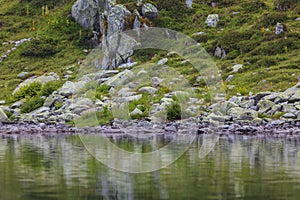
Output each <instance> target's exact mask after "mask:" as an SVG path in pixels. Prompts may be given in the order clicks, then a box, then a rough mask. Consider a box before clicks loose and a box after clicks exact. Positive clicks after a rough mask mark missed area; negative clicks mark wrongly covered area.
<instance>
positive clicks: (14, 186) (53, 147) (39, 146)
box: [0, 135, 300, 200]
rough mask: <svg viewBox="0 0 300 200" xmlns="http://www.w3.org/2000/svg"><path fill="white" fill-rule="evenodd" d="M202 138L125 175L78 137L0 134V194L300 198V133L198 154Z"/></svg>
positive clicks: (231, 141)
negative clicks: (170, 158) (170, 159)
mask: <svg viewBox="0 0 300 200" xmlns="http://www.w3.org/2000/svg"><path fill="white" fill-rule="evenodd" d="M170 139H171V138H163V137H161V138H159V139H158V140H157V141H156V142H157V146H159V147H161V146H163V145H165V144H167V143H168V142H169V140H170ZM201 139H202V138H201V136H199V138H197V141H198V142H197V141H194V142H193V143H192V145H191V147H190V148H189V150H188V151H187V152H186V153H185V154H183V156H182V157H180V159H179V160H177V161H176V162H175V163H173V164H172V165H170V166H168V167H166V168H164V169H161V170H158V171H155V172H151V173H143V174H130V173H124V172H119V171H116V170H113V169H110V168H108V167H106V166H105V165H103V164H101V163H100V162H98V161H97V160H96V159H95V158H94V157H93V156H91V155H90V154H89V153H88V152H87V151H86V149H85V148H84V145H83V144H82V142H81V140H80V139H79V137H78V136H65V135H60V136H53V137H49V136H48V137H47V136H39V135H36V136H9V137H7V136H1V137H0V199H1V200H2V199H3V200H10V199H12V200H13V199H22V200H27V199H28V200H32V199H72V200H73V199H299V197H300V152H299V144H300V140H299V139H284V138H281V139H275V138H264V137H243V136H231V137H224V138H220V139H219V142H218V143H217V144H216V146H215V148H214V150H213V151H212V152H210V153H209V154H208V155H207V156H206V157H204V158H203V159H200V158H199V157H198V152H199V149H200V146H201ZM114 142H115V143H116V144H117V145H118V146H119V147H121V148H126V149H132V147H138V148H140V149H143V151H145V149H146V151H150V150H151V148H150V147H149V144H147V142H145V141H144V142H140V141H137V140H132V139H128V138H124V137H122V138H119V139H118V138H114ZM133 149H134V148H133ZM135 149H137V148H135ZM147 149H148V150H147Z"/></svg>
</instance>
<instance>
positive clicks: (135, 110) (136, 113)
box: [130, 108, 143, 115]
mask: <svg viewBox="0 0 300 200" xmlns="http://www.w3.org/2000/svg"><path fill="white" fill-rule="evenodd" d="M142 114H143V112H142V111H141V110H140V109H138V108H135V109H134V110H133V111H132V112H131V113H130V115H142Z"/></svg>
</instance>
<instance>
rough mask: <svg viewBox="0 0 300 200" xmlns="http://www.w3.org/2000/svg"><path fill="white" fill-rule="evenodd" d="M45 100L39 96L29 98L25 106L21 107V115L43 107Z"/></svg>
mask: <svg viewBox="0 0 300 200" xmlns="http://www.w3.org/2000/svg"><path fill="white" fill-rule="evenodd" d="M44 101H45V100H44V99H43V98H41V97H38V96H34V97H31V98H27V99H26V101H25V102H24V104H23V105H22V107H21V113H29V112H31V111H34V110H35V109H37V108H39V107H41V106H43V104H44Z"/></svg>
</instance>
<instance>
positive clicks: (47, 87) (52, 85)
mask: <svg viewBox="0 0 300 200" xmlns="http://www.w3.org/2000/svg"><path fill="white" fill-rule="evenodd" d="M61 86H62V82H61V81H50V82H47V83H45V84H44V85H43V87H42V89H41V93H40V95H41V96H46V97H47V96H49V95H51V94H52V93H53V92H54V91H56V90H57V89H58V88H60V87H61Z"/></svg>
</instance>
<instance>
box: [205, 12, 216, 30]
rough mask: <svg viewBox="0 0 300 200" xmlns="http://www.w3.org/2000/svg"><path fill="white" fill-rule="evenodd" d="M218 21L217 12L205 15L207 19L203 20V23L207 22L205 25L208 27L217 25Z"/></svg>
mask: <svg viewBox="0 0 300 200" xmlns="http://www.w3.org/2000/svg"><path fill="white" fill-rule="evenodd" d="M218 22H219V15H218V14H210V15H208V16H207V19H206V21H205V23H206V24H207V26H210V27H217V25H218Z"/></svg>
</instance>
